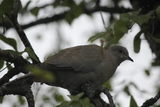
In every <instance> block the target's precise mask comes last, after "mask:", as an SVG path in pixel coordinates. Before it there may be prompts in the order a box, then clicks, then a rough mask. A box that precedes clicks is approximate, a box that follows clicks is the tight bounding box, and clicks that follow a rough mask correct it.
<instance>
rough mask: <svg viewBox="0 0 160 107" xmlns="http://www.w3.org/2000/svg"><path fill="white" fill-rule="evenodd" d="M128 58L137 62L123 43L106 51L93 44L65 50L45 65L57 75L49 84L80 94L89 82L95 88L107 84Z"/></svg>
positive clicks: (49, 59)
mask: <svg viewBox="0 0 160 107" xmlns="http://www.w3.org/2000/svg"><path fill="white" fill-rule="evenodd" d="M125 60H130V61H132V62H133V59H132V58H131V57H130V56H129V53H128V51H127V49H126V48H125V47H123V46H118V45H114V46H111V47H110V48H109V49H107V50H105V49H103V47H101V46H98V45H95V44H92V45H81V46H76V47H71V48H67V49H63V50H61V51H59V52H58V53H56V54H54V55H53V56H51V57H49V58H48V59H47V60H46V61H45V62H44V63H43V64H45V65H47V69H48V70H49V71H50V72H52V73H53V75H54V77H55V80H54V81H53V82H48V83H47V84H49V85H53V86H59V87H62V88H65V89H68V90H69V91H71V92H77V93H78V92H81V91H82V90H81V87H82V86H83V85H84V84H85V83H92V84H93V85H94V86H95V87H99V86H101V85H103V84H104V83H105V82H106V81H108V80H109V79H110V78H111V77H112V76H113V74H114V73H115V71H116V69H117V67H118V66H119V65H120V64H121V63H122V62H123V61H125Z"/></svg>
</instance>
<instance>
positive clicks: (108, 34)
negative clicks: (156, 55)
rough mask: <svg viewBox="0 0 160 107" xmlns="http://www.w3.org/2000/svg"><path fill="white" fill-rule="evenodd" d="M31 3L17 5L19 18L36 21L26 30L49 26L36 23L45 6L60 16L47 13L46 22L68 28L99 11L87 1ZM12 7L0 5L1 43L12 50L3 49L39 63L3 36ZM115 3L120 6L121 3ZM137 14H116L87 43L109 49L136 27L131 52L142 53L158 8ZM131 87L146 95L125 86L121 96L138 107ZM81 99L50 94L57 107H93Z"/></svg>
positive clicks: (1, 63) (5, 3)
mask: <svg viewBox="0 0 160 107" xmlns="http://www.w3.org/2000/svg"><path fill="white" fill-rule="evenodd" d="M97 1H98V0H97ZM21 2H23V1H22V0H21ZM32 2H33V1H31V0H29V1H28V2H27V3H26V4H25V5H22V3H20V7H19V15H21V16H23V15H24V16H25V15H26V18H27V17H28V16H27V15H30V16H31V17H35V18H36V19H37V20H38V21H37V22H35V23H29V24H28V26H29V25H32V24H33V25H32V26H30V27H33V26H34V24H35V25H36V24H37V25H38V24H46V23H48V22H44V23H41V22H42V20H39V14H40V13H41V12H42V11H43V10H44V8H46V7H47V6H50V7H51V8H52V9H53V10H58V11H57V12H55V13H59V14H54V15H53V13H54V12H53V13H50V14H51V16H52V15H53V16H54V17H51V18H50V16H48V17H46V20H51V21H50V22H58V21H59V22H60V21H61V20H63V21H64V22H67V23H68V24H69V25H72V23H73V22H74V20H76V19H77V18H79V17H80V16H81V15H84V14H86V15H88V16H89V17H92V13H95V12H97V11H99V8H98V7H99V4H96V3H95V0H88V1H87V0H81V1H79V2H76V0H53V1H52V2H51V3H50V4H45V5H43V6H33V7H31V5H32V4H31V3H32ZM114 2H115V0H114ZM114 2H113V3H114ZM13 3H14V0H3V1H2V3H1V4H0V23H1V25H0V27H1V29H0V30H1V31H2V32H0V40H1V41H2V42H3V43H4V44H5V45H6V46H10V48H11V49H10V50H7V49H6V50H7V51H9V52H11V53H13V54H18V55H22V54H24V53H25V52H26V53H30V56H28V57H29V59H27V60H29V61H30V59H32V58H33V59H34V60H36V61H38V59H37V57H36V56H35V54H34V51H33V50H32V49H31V48H30V47H25V48H24V49H23V51H19V49H18V47H19V46H20V43H19V42H17V38H12V37H7V36H6V33H7V32H9V28H12V26H11V22H10V21H9V18H8V17H7V15H10V14H11V11H12V9H13ZM116 3H119V4H120V0H119V1H118V2H116ZM119 4H116V5H115V7H116V6H118V5H119ZM93 6H95V7H97V8H98V9H97V8H96V9H97V10H96V9H95V8H93ZM87 9H88V10H87ZM102 9H103V8H102ZM103 11H104V12H106V13H107V12H108V11H105V10H103ZM109 12H110V11H109ZM28 13H30V14H28ZM140 13H141V9H139V10H135V11H131V12H126V13H119V19H118V20H116V21H114V22H113V23H111V25H109V27H108V28H106V26H104V28H105V30H104V31H101V32H97V33H96V34H95V35H93V36H91V37H90V38H89V39H88V41H90V42H94V41H95V40H97V39H104V40H105V41H106V48H108V47H109V46H111V45H112V44H118V43H119V41H120V40H121V39H122V38H123V37H124V36H125V34H126V33H128V31H129V30H130V29H132V27H133V25H134V24H137V25H139V27H140V31H139V32H138V33H137V34H136V35H135V37H134V40H133V46H134V52H135V53H139V52H140V50H141V42H142V39H141V37H142V35H143V34H146V33H149V28H150V25H149V24H150V22H151V21H153V20H155V19H156V18H157V17H156V16H157V15H158V18H159V16H160V6H159V7H157V8H156V9H154V10H151V11H149V12H148V13H146V14H140ZM109 14H110V15H111V16H113V12H110V13H109ZM53 19H54V20H53ZM110 19H112V17H111V18H110ZM43 21H44V20H43ZM5 22H6V23H5ZM26 25H27V24H26ZM144 26H145V27H144ZM23 27H24V28H25V27H26V26H23ZM28 28H29V27H28ZM150 37H151V39H152V40H153V41H154V42H155V43H160V39H159V38H157V37H155V36H153V34H151V33H150ZM0 48H1V47H0ZM10 65H11V64H10V63H9V62H7V61H4V60H2V59H0V69H2V70H3V68H4V66H5V67H6V68H7V69H8V70H9V69H11V68H12V67H13V66H10ZM28 69H30V71H34V72H33V73H34V74H35V75H37V76H39V77H41V78H43V79H45V80H48V81H52V80H54V77H53V76H51V74H50V73H45V72H44V71H42V70H40V69H39V68H37V69H33V68H32V67H28ZM144 73H145V74H146V75H147V76H148V77H149V76H150V75H151V72H150V69H149V68H148V69H146V70H144ZM110 83H111V82H110V81H108V82H107V83H106V84H104V86H106V87H108V88H109V89H110V90H114V87H113V86H112V84H110ZM130 87H134V88H135V89H137V90H138V91H140V92H145V91H144V90H140V89H139V88H138V86H137V85H136V84H135V83H133V82H130V83H127V84H126V85H124V86H123V87H122V88H121V91H122V92H124V93H125V94H126V95H128V96H131V99H130V107H138V106H137V103H136V100H135V99H134V97H133V96H134V95H132V92H131V90H130ZM52 92H53V90H52ZM118 94H119V93H118ZM82 96H83V93H80V94H78V95H76V96H69V98H70V99H71V100H70V101H65V99H64V97H63V96H62V95H60V94H53V96H52V97H54V100H55V101H57V102H58V103H60V105H58V106H57V107H86V106H87V107H93V104H91V103H90V101H89V99H88V98H84V99H81V97H82ZM117 96H118V95H117ZM17 99H18V101H19V103H20V105H25V104H26V103H25V100H24V98H23V97H21V96H17ZM42 99H43V101H44V102H45V103H51V104H53V102H52V100H53V99H51V98H50V97H48V96H46V95H44V96H43V97H42ZM3 100H4V99H3V97H0V103H2V102H3ZM15 106H17V105H15Z"/></svg>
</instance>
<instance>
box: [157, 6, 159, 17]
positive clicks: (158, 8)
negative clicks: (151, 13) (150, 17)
mask: <svg viewBox="0 0 160 107" xmlns="http://www.w3.org/2000/svg"><path fill="white" fill-rule="evenodd" d="M156 13H157V14H158V16H159V17H160V6H158V8H157V9H156Z"/></svg>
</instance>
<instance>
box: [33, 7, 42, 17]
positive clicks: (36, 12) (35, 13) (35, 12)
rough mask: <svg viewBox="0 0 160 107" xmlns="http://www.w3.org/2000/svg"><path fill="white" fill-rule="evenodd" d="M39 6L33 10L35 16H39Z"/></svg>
mask: <svg viewBox="0 0 160 107" xmlns="http://www.w3.org/2000/svg"><path fill="white" fill-rule="evenodd" d="M39 9H40V8H39V7H35V8H33V9H32V10H31V13H32V14H33V15H34V16H37V15H38V13H39Z"/></svg>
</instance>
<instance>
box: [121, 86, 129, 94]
mask: <svg viewBox="0 0 160 107" xmlns="http://www.w3.org/2000/svg"><path fill="white" fill-rule="evenodd" d="M123 91H124V92H125V93H126V94H127V95H131V93H130V91H129V87H128V85H126V86H125V87H124V89H123Z"/></svg>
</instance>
